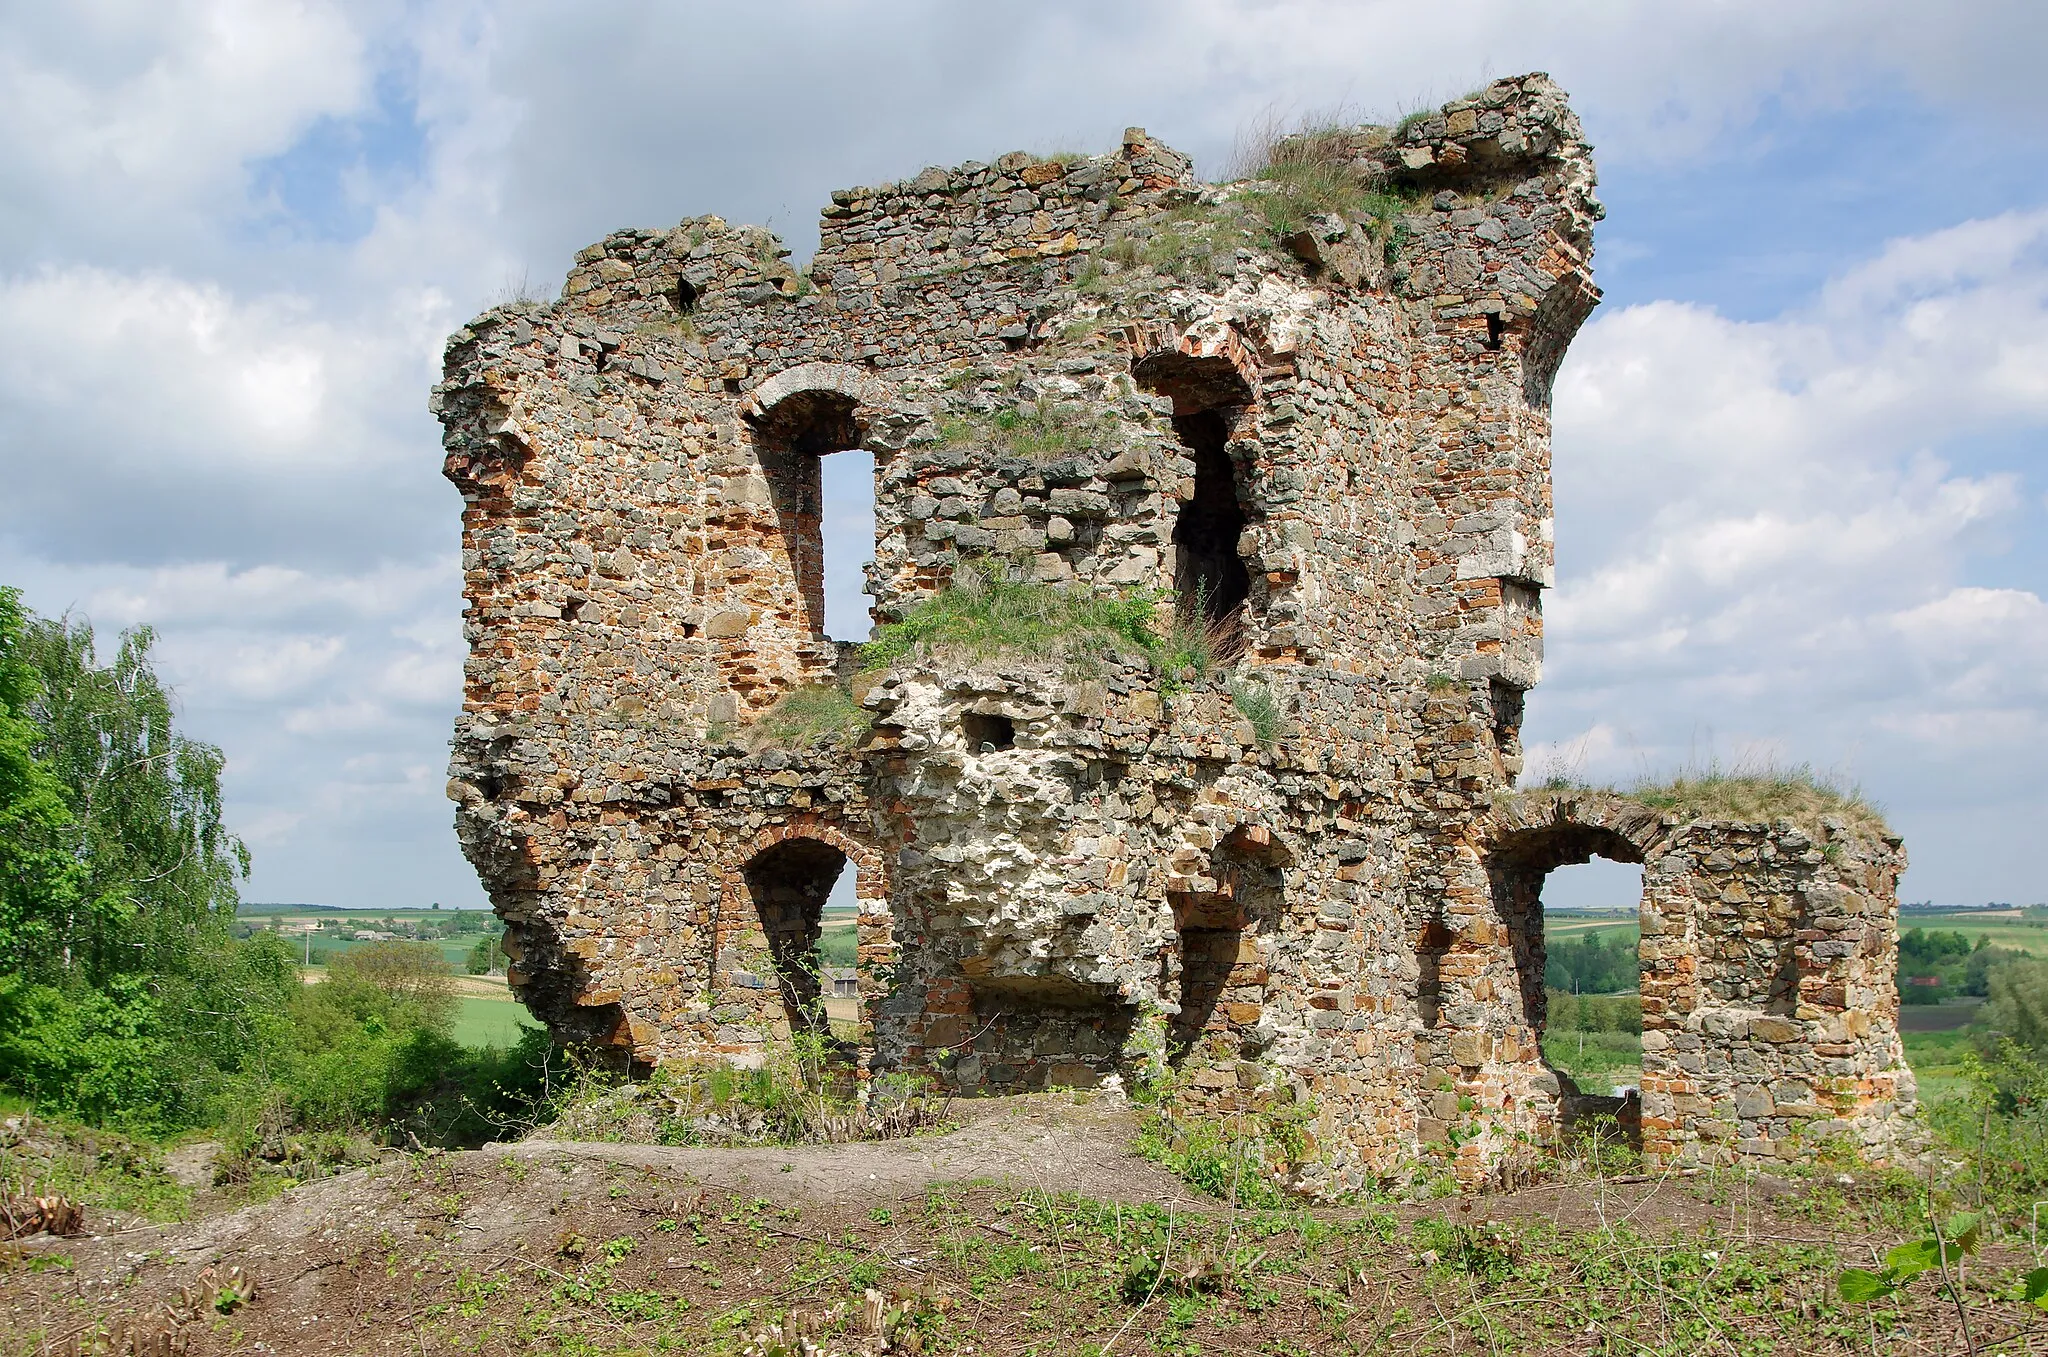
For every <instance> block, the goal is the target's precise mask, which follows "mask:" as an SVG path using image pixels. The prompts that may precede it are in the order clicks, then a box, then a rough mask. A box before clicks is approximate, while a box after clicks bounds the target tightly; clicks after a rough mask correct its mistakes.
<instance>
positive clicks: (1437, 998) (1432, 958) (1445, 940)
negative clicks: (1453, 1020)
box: [1415, 919, 1451, 1031]
mask: <svg viewBox="0 0 2048 1357" xmlns="http://www.w3.org/2000/svg"><path fill="white" fill-rule="evenodd" d="M1450 950H1451V930H1450V929H1449V928H1447V927H1445V926H1444V922H1443V920H1441V919H1431V920H1430V921H1429V922H1428V923H1426V924H1424V925H1423V926H1422V936H1421V937H1420V938H1418V939H1417V940H1416V943H1415V965H1416V970H1417V975H1416V980H1415V1008H1416V1012H1417V1014H1418V1015H1419V1016H1420V1017H1421V1019H1422V1027H1423V1030H1424V1031H1434V1030H1435V1029H1436V1028H1437V1027H1438V1026H1439V1025H1440V1024H1441V1023H1442V1022H1443V1020H1444V953H1445V952H1448V951H1450Z"/></svg>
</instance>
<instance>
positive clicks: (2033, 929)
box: [1899, 912, 2048, 956]
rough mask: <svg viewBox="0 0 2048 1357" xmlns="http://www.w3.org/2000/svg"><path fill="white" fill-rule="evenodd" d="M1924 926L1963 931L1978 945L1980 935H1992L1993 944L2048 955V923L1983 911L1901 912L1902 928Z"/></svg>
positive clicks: (1900, 929) (1928, 928) (1972, 942)
mask: <svg viewBox="0 0 2048 1357" xmlns="http://www.w3.org/2000/svg"><path fill="white" fill-rule="evenodd" d="M1909 928H1924V929H1926V930H1928V931H1929V932H1933V931H1935V930H1937V929H1939V930H1940V931H1942V932H1944V933H1946V932H1949V931H1951V930H1953V931H1954V932H1957V933H1961V934H1962V935H1963V936H1964V937H1966V938H1968V939H1969V940H1970V944H1971V945H1972V946H1975V945H1976V942H1977V939H1978V938H1980V937H1988V938H1990V939H1991V945H1992V946H1993V947H2010V948H2012V949H2013V950H2014V951H2016V952H2032V953H2033V954H2034V955H2036V956H2048V923H2038V922H2028V921H2023V920H2020V919H2017V918H2013V917H2010V916H2008V917H2004V918H1996V919H1987V918H1985V917H1984V916H1983V915H1981V914H1968V913H1963V914H1921V913H1918V912H1915V913H1912V914H1901V915H1900V916H1899V931H1900V932H1904V931H1905V930H1907V929H1909Z"/></svg>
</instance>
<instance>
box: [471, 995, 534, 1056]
mask: <svg viewBox="0 0 2048 1357" xmlns="http://www.w3.org/2000/svg"><path fill="white" fill-rule="evenodd" d="M522 1024H524V1025H525V1026H527V1027H537V1026H539V1025H540V1024H539V1023H538V1022H536V1021H535V1020H534V1016H533V1014H531V1013H529V1012H527V1010H526V1005H525V1004H522V1003H520V1002H519V1001H518V1000H517V999H514V998H512V997H510V996H509V995H508V996H507V997H505V998H503V999H485V998H481V997H478V996H475V995H464V996H463V997H462V998H460V999H458V1000H456V1002H455V1027H454V1029H453V1031H452V1032H451V1033H450V1035H452V1036H453V1037H454V1038H455V1039H456V1040H457V1041H459V1042H461V1043H462V1044H463V1045H464V1046H473V1047H479V1048H481V1047H484V1046H496V1047H499V1048H500V1049H503V1048H505V1047H509V1046H511V1045H512V1044H513V1043H514V1042H516V1041H518V1040H519V1028H520V1026H521V1025H522Z"/></svg>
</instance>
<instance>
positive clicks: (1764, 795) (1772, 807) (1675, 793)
mask: <svg viewBox="0 0 2048 1357" xmlns="http://www.w3.org/2000/svg"><path fill="white" fill-rule="evenodd" d="M1616 794H1617V795H1620V796H1624V797H1626V798H1628V799H1629V800H1631V801H1638V802H1641V803H1642V804H1643V805H1645V806H1648V807H1650V808H1651V809H1652V810H1672V811H1678V812H1680V813H1682V814H1686V815H1691V816H1695V817H1698V818H1702V819H1726V820H1743V821H1748V822H1752V823H1755V822H1769V821H1772V820H1780V819H1785V820H1791V821H1794V822H1795V823H1799V824H1802V825H1809V826H1812V825H1815V824H1816V822H1817V821H1818V820H1819V819H1820V818H1821V817H1822V816H1834V817H1837V818H1839V819H1841V820H1843V821H1845V822H1846V823H1847V824H1848V825H1849V826H1850V827H1851V828H1853V829H1855V830H1857V831H1859V832H1861V833H1864V834H1877V835H1882V834H1889V833H1890V832H1891V830H1890V827H1889V826H1888V825H1886V824H1885V821H1884V814H1883V812H1882V811H1880V810H1879V809H1878V808H1877V806H1876V805H1875V804H1873V803H1872V802H1871V801H1870V800H1869V799H1868V798H1866V797H1865V796H1864V795H1863V793H1862V792H1861V791H1860V790H1858V789H1857V788H1856V787H1855V786H1854V785H1852V784H1850V783H1848V782H1846V781H1843V780H1841V779H1838V778H1835V777H1832V776H1829V775H1827V774H1823V773H1818V772H1816V771H1815V770H1814V769H1813V767H1812V766H1811V765H1810V764H1804V763H1802V764H1798V765H1796V766H1794V767H1790V768H1783V767H1777V766H1774V765H1772V764H1770V763H1768V762H1763V761H1755V762H1750V763H1746V764H1742V765H1738V766H1737V767H1735V768H1733V769H1724V768H1722V767H1721V766H1720V764H1719V763H1718V762H1717V761H1714V760H1709V761H1708V762H1707V763H1706V764H1705V765H1704V766H1701V767H1697V768H1692V769H1685V770H1681V771H1680V772H1679V773H1678V774H1676V775H1675V776H1673V777H1670V778H1665V779H1652V778H1648V777H1645V778H1643V779H1641V780H1640V781H1638V782H1636V783H1635V784H1634V785H1632V786H1630V787H1628V788H1626V789H1623V790H1621V791H1619V792H1617V793H1616Z"/></svg>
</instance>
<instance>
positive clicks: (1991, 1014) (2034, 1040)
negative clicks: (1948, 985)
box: [1984, 949, 2048, 1062]
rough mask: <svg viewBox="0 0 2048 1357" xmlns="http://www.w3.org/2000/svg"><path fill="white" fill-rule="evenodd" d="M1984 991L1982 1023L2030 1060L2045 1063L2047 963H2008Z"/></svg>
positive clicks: (2047, 1055)
mask: <svg viewBox="0 0 2048 1357" xmlns="http://www.w3.org/2000/svg"><path fill="white" fill-rule="evenodd" d="M1990 950H1996V949H1990ZM1986 988H1987V989H1988V991H1989V993H1990V996H1991V1002H1990V1003H1988V1004H1986V1005H1985V1006H1984V1022H1985V1024H1986V1025H1987V1026H1988V1027H1990V1028H1991V1030H1993V1031H1995V1032H1999V1033H2002V1034H2003V1035H2004V1036H2005V1038H2006V1039H2007V1040H2009V1041H2010V1042H2012V1044H2013V1045H2014V1046H2015V1047H2017V1048H2018V1049H2019V1050H2021V1051H2024V1052H2026V1053H2027V1054H2028V1055H2029V1056H2031V1057H2032V1058H2033V1059H2034V1060H2036V1061H2041V1062H2048V961H2042V960H2038V959H2034V958H2028V959H2026V960H2014V961H2011V962H2009V963H2008V964H2006V965H2003V966H2000V967H1998V968H1997V969H1996V970H1994V971H1992V972H1991V974H1990V976H1989V982H1988V984H1987V986H1986Z"/></svg>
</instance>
